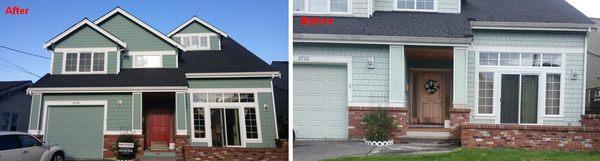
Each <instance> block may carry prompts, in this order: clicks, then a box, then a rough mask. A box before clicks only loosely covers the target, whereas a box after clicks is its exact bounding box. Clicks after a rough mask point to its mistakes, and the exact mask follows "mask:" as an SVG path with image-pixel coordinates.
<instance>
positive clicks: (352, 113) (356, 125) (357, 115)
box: [348, 107, 408, 143]
mask: <svg viewBox="0 0 600 161" xmlns="http://www.w3.org/2000/svg"><path fill="white" fill-rule="evenodd" d="M385 109H386V110H388V115H389V116H390V117H393V118H394V120H395V121H396V128H395V129H394V130H392V132H391V134H390V138H393V139H394V142H396V143H400V137H402V136H405V135H406V130H407V129H408V114H407V112H408V110H407V109H406V108H398V107H387V108H385ZM376 110H377V108H375V107H348V137H349V138H350V139H363V138H365V133H364V126H363V125H364V124H365V123H364V122H363V121H362V120H363V117H364V116H365V115H366V114H368V113H370V112H373V111H376Z"/></svg>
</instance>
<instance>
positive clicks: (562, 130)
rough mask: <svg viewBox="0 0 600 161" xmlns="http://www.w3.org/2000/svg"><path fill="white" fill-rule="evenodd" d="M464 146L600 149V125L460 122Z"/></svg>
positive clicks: (574, 149) (572, 149)
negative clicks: (575, 125)
mask: <svg viewBox="0 0 600 161" xmlns="http://www.w3.org/2000/svg"><path fill="white" fill-rule="evenodd" d="M460 128H461V130H460V134H461V135H460V140H461V144H462V146H463V147H487V148H494V147H509V148H528V149H541V150H566V151H599V150H600V127H569V126H548V125H495V124H468V123H467V124H461V125H460Z"/></svg>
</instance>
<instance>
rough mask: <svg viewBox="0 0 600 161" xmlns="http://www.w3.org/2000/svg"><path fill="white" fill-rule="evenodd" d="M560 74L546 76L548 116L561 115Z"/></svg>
mask: <svg viewBox="0 0 600 161" xmlns="http://www.w3.org/2000/svg"><path fill="white" fill-rule="evenodd" d="M559 112H560V74H547V75H546V115H559Z"/></svg>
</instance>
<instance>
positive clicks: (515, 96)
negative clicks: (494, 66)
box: [500, 74, 539, 124]
mask: <svg viewBox="0 0 600 161" xmlns="http://www.w3.org/2000/svg"><path fill="white" fill-rule="evenodd" d="M501 82H502V83H501V88H500V123H513V124H517V123H520V124H537V116H538V115H537V113H538V112H537V111H538V91H539V75H525V74H523V75H520V74H502V78H501Z"/></svg>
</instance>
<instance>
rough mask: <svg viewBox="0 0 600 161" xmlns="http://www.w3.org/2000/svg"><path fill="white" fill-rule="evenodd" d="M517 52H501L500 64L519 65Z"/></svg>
mask: <svg viewBox="0 0 600 161" xmlns="http://www.w3.org/2000/svg"><path fill="white" fill-rule="evenodd" d="M519 59H520V58H519V53H501V54H500V66H519Z"/></svg>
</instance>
